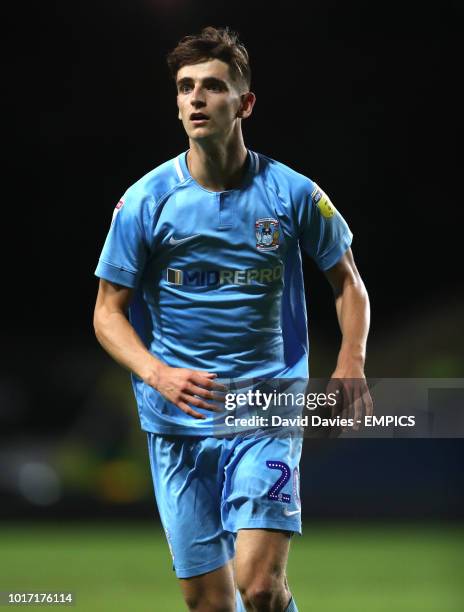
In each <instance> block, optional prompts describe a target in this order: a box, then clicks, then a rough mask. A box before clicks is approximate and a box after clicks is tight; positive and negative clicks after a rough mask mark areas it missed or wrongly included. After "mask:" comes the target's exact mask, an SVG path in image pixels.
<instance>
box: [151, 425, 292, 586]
mask: <svg viewBox="0 0 464 612" xmlns="http://www.w3.org/2000/svg"><path fill="white" fill-rule="evenodd" d="M147 435H148V453H149V456H150V465H151V472H152V476H153V483H154V489H155V497H156V501H157V504H158V510H159V514H160V517H161V522H162V524H163V527H164V530H165V532H166V536H167V540H168V543H169V548H170V550H171V554H172V557H173V563H174V569H175V571H176V575H177V577H178V578H190V577H192V576H198V575H200V574H204V573H206V572H211V571H213V570H215V569H217V568H218V567H221V566H222V565H224V564H225V563H227V562H228V561H229V560H230V559H232V558H233V557H234V554H235V537H236V534H237V531H238V530H239V529H279V530H282V531H291V532H297V533H301V508H300V496H299V462H300V456H301V446H302V438H301V436H291V435H288V434H287V435H284V436H282V437H277V436H276V434H275V433H273V434H272V435H269V434H265V435H261V433H259V432H254V433H253V434H248V435H242V436H237V437H235V438H229V439H228V438H214V437H209V438H198V437H182V436H164V435H159V434H155V433H149V432H147Z"/></svg>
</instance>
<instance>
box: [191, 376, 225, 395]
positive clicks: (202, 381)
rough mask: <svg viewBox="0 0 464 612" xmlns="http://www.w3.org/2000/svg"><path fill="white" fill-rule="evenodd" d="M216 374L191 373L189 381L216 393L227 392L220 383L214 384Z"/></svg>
mask: <svg viewBox="0 0 464 612" xmlns="http://www.w3.org/2000/svg"><path fill="white" fill-rule="evenodd" d="M215 378H216V374H209V373H208V372H198V371H197V372H195V371H194V372H192V376H191V378H190V380H191V381H192V382H193V383H195V384H196V385H200V386H201V387H204V388H205V389H215V390H217V391H227V387H226V386H225V385H223V384H222V383H218V382H214V379H215Z"/></svg>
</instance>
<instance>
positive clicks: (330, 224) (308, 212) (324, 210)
mask: <svg viewBox="0 0 464 612" xmlns="http://www.w3.org/2000/svg"><path fill="white" fill-rule="evenodd" d="M299 212H300V214H299V223H300V244H301V246H302V248H303V249H304V250H305V251H306V253H308V255H309V256H310V257H311V258H312V259H314V261H315V262H316V264H317V265H318V266H319V268H320V269H321V270H328V269H329V268H331V267H332V266H334V265H335V264H336V263H337V261H338V260H339V259H340V258H341V257H342V255H343V254H344V253H345V251H346V250H347V249H348V248H349V247H350V245H351V242H352V239H353V234H352V233H351V231H350V228H349V227H348V224H347V223H346V221H345V219H344V218H343V217H342V216H341V214H340V213H339V212H338V211H337V209H336V208H335V206H334V205H333V204H332V202H331V201H330V199H329V197H328V196H327V194H326V193H324V191H322V189H321V188H320V187H318V185H316V183H314V182H313V181H310V187H309V191H308V192H306V194H305V195H304V196H303V202H302V208H301V209H300V211H299Z"/></svg>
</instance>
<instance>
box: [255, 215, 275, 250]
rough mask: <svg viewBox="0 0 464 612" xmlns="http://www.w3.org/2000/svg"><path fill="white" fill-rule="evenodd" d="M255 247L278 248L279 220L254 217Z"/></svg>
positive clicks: (262, 248)
mask: <svg viewBox="0 0 464 612" xmlns="http://www.w3.org/2000/svg"><path fill="white" fill-rule="evenodd" d="M255 231H256V248H257V249H258V250H259V251H275V250H276V249H278V248H279V222H278V221H277V219H273V218H272V217H265V218H264V219H256V223H255Z"/></svg>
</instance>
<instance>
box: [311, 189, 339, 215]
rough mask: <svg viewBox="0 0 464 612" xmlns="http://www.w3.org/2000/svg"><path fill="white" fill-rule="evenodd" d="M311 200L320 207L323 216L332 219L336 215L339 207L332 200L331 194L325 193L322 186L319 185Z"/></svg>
mask: <svg viewBox="0 0 464 612" xmlns="http://www.w3.org/2000/svg"><path fill="white" fill-rule="evenodd" d="M311 200H312V201H313V203H314V204H315V205H316V206H317V207H318V208H319V210H320V211H321V215H322V216H323V217H325V218H326V219H330V218H332V217H333V216H335V213H336V212H337V209H336V208H335V206H334V205H333V204H332V202H331V201H330V198H329V196H328V195H327V194H326V193H324V191H322V189H321V188H320V187H317V185H316V187H315V188H314V191H313V192H312V194H311Z"/></svg>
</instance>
